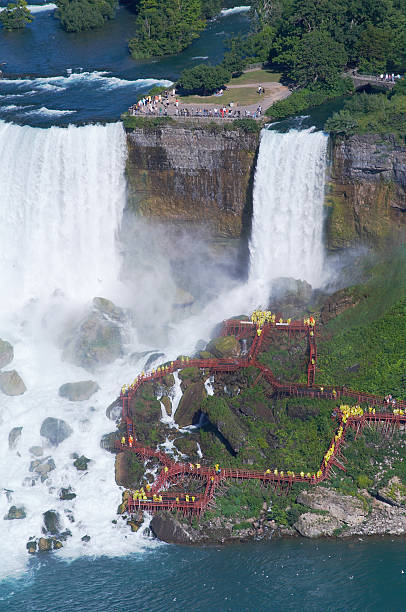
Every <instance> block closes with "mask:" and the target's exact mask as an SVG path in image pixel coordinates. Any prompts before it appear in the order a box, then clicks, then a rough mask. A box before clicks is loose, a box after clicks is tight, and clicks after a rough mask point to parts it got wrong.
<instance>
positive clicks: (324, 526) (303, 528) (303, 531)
mask: <svg viewBox="0 0 406 612" xmlns="http://www.w3.org/2000/svg"><path fill="white" fill-rule="evenodd" d="M293 526H294V528H295V529H296V531H298V532H299V533H300V535H302V536H304V537H305V538H319V537H322V536H332V535H334V533H335V532H336V530H337V529H340V528H341V527H342V526H343V523H342V522H341V521H339V520H338V519H336V518H334V517H333V516H330V515H328V514H327V515H326V514H313V513H311V512H306V513H305V514H302V515H301V516H300V517H299V519H298V520H297V521H296V523H295V524H294V525H293Z"/></svg>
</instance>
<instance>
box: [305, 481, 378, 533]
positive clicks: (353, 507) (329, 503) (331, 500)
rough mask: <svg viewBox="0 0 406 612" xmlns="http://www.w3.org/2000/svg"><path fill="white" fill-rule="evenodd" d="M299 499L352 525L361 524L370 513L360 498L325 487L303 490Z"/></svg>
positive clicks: (309, 506) (310, 506) (306, 504)
mask: <svg viewBox="0 0 406 612" xmlns="http://www.w3.org/2000/svg"><path fill="white" fill-rule="evenodd" d="M297 501H298V503H299V504H303V505H304V506H307V507H308V508H312V509H313V510H325V511H327V512H328V513H329V514H330V515H331V516H332V517H334V518H336V519H338V520H339V521H342V522H344V523H346V524H347V525H349V526H351V527H353V526H355V525H360V524H361V523H362V522H363V520H364V519H365V517H366V515H367V514H368V509H366V508H365V505H364V504H363V503H362V501H361V500H359V499H358V498H356V497H352V496H350V495H343V494H342V493H339V492H338V491H335V490H333V489H327V488H325V487H314V488H313V489H312V490H310V491H301V492H300V493H299V495H298V497H297Z"/></svg>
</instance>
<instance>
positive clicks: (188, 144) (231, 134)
mask: <svg viewBox="0 0 406 612" xmlns="http://www.w3.org/2000/svg"><path fill="white" fill-rule="evenodd" d="M258 143H259V136H258V134H254V133H244V132H240V131H239V130H224V129H221V127H220V126H219V129H217V130H214V131H212V130H210V129H208V128H207V127H204V126H202V125H193V124H191V123H188V124H182V123H181V122H177V123H176V124H175V125H167V126H165V127H162V128H152V127H148V128H147V127H142V128H141V127H140V128H135V129H133V130H129V131H128V132H127V145H128V162H127V177H128V186H129V206H130V208H131V209H133V210H135V211H137V213H139V214H142V215H144V216H146V217H148V218H153V219H157V220H160V221H164V222H165V223H168V222H171V223H173V224H177V225H184V224H189V225H195V226H199V225H205V226H209V228H210V230H211V234H212V235H213V236H217V237H233V238H238V237H240V235H241V234H242V231H243V225H244V218H245V215H246V214H247V212H248V214H249V209H250V206H251V190H252V176H253V168H254V165H255V157H256V151H257V147H258Z"/></svg>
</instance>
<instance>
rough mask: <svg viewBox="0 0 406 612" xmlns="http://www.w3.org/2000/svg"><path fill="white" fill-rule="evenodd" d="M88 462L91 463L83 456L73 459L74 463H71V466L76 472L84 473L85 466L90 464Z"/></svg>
mask: <svg viewBox="0 0 406 612" xmlns="http://www.w3.org/2000/svg"><path fill="white" fill-rule="evenodd" d="M90 461H91V459H88V458H87V457H85V456H84V455H81V456H80V457H78V458H77V459H75V461H74V462H73V465H74V466H75V468H76V469H77V470H79V471H85V470H87V466H88V464H89V463H90Z"/></svg>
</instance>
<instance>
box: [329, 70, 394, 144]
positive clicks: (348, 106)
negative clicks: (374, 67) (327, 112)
mask: <svg viewBox="0 0 406 612" xmlns="http://www.w3.org/2000/svg"><path fill="white" fill-rule="evenodd" d="M325 129H326V130H327V131H330V132H334V133H336V134H366V133H371V132H372V133H375V134H388V133H390V134H396V135H397V136H398V137H400V138H401V139H404V138H405V135H406V88H405V86H404V81H403V82H401V83H399V86H396V87H395V88H394V90H393V92H391V93H389V94H387V95H385V94H366V93H361V94H358V95H356V96H354V97H353V98H351V99H350V100H348V101H347V102H346V103H345V105H344V108H343V109H342V110H341V111H339V112H338V113H334V115H333V116H332V117H331V118H330V119H328V121H327V122H326V125H325Z"/></svg>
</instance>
